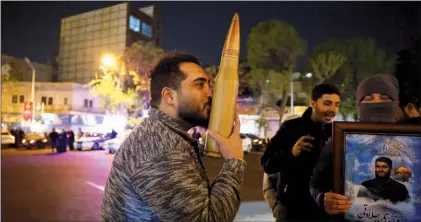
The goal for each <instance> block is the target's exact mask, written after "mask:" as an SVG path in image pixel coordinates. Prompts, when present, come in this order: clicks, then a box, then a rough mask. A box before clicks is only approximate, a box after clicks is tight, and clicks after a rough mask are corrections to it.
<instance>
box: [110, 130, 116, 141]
mask: <svg viewBox="0 0 421 222" xmlns="http://www.w3.org/2000/svg"><path fill="white" fill-rule="evenodd" d="M116 137H117V132H116V131H114V129H113V130H112V131H111V139H114V138H116Z"/></svg>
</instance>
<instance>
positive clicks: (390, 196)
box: [357, 156, 410, 204]
mask: <svg viewBox="0 0 421 222" xmlns="http://www.w3.org/2000/svg"><path fill="white" fill-rule="evenodd" d="M374 165H375V166H374V167H375V178H374V179H371V180H366V181H364V182H362V183H361V187H360V189H359V190H358V194H357V197H366V198H370V199H372V200H374V201H378V200H390V201H391V202H392V203H395V204H396V203H397V202H400V201H409V199H410V197H409V193H408V189H406V187H405V185H403V184H402V183H399V182H398V181H396V180H394V179H392V178H391V177H390V175H391V173H392V169H393V162H392V160H391V159H390V158H388V157H383V156H382V157H379V158H377V159H376V161H375V162H374Z"/></svg>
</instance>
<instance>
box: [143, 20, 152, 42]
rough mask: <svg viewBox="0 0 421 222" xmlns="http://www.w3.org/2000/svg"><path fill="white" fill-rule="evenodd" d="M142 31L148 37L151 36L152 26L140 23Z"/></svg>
mask: <svg viewBox="0 0 421 222" xmlns="http://www.w3.org/2000/svg"><path fill="white" fill-rule="evenodd" d="M142 33H143V34H144V35H146V36H148V37H149V38H150V37H152V28H151V26H150V25H148V24H145V23H142Z"/></svg>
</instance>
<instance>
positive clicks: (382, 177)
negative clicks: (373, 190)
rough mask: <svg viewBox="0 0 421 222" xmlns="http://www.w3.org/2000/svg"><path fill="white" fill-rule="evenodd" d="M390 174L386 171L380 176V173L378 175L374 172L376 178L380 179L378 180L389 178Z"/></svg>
mask: <svg viewBox="0 0 421 222" xmlns="http://www.w3.org/2000/svg"><path fill="white" fill-rule="evenodd" d="M390 174H391V172H389V173H386V174H385V175H384V176H380V175H378V174H377V173H376V179H380V180H387V179H389V178H390Z"/></svg>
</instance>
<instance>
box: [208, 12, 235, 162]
mask: <svg viewBox="0 0 421 222" xmlns="http://www.w3.org/2000/svg"><path fill="white" fill-rule="evenodd" d="M239 56H240V18H239V17H238V14H237V13H235V15H234V17H233V18H232V21H231V26H230V28H229V30H228V33H227V36H226V38H225V43H224V48H223V49H222V56H221V63H220V65H219V72H218V74H217V75H216V79H215V84H214V87H213V97H212V109H211V113H210V119H209V126H208V129H210V130H212V131H214V132H217V133H219V134H220V135H222V136H224V137H228V136H229V135H231V132H232V129H233V126H234V120H235V113H236V112H235V111H236V104H237V96H238V86H239V83H238V63H239ZM205 149H206V150H207V152H208V155H209V156H211V157H221V154H220V152H219V146H218V143H217V142H216V141H215V140H214V139H213V138H212V137H210V136H208V135H207V136H206V147H205Z"/></svg>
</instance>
